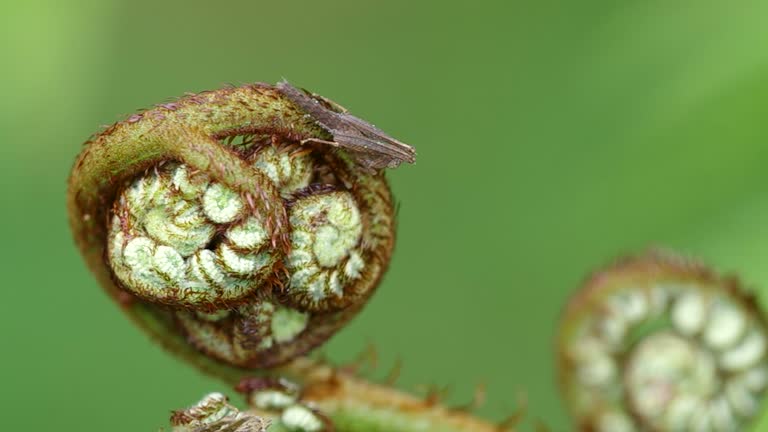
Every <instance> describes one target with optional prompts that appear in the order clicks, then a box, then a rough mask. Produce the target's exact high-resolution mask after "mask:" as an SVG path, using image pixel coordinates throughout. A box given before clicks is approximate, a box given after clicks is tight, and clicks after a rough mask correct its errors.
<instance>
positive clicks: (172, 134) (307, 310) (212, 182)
mask: <svg viewBox="0 0 768 432" xmlns="http://www.w3.org/2000/svg"><path fill="white" fill-rule="evenodd" d="M413 157H414V153H413V149H412V148H411V147H409V146H407V145H405V144H402V143H400V142H399V141H397V140H395V139H393V138H391V137H389V136H388V135H386V134H384V133H383V132H382V131H380V130H378V129H376V128H375V127H373V126H371V125H369V124H368V123H366V122H364V121H363V120H360V119H359V118H357V117H354V116H352V115H351V114H349V113H348V112H347V111H346V110H345V109H344V108H342V107H340V106H339V105H338V104H335V103H334V102H332V101H330V100H328V99H325V98H322V97H320V96H318V95H315V94H312V93H309V92H306V91H302V90H299V89H296V88H294V87H293V86H291V85H290V84H288V83H285V82H283V83H280V84H278V85H277V86H271V85H267V84H254V85H246V86H242V87H232V88H224V89H221V90H216V91H212V92H204V93H200V94H196V95H189V96H186V97H183V98H181V99H179V100H177V101H175V102H171V103H166V104H162V105H158V106H156V107H154V108H152V109H149V110H146V111H143V112H141V113H138V114H135V115H133V116H131V117H129V118H128V119H126V120H124V121H122V122H118V123H116V124H115V125H113V126H111V127H109V128H107V129H106V130H104V131H102V132H101V133H99V134H97V135H95V136H94V137H93V138H92V139H91V140H90V141H89V142H87V143H86V145H85V148H84V149H83V151H82V153H81V154H80V156H79V157H78V159H77V161H76V163H75V167H74V169H73V171H72V175H71V177H70V182H69V193H68V209H69V215H70V224H71V227H72V230H73V232H74V236H75V240H76V243H77V245H78V247H79V248H80V251H81V253H82V254H83V256H84V258H85V260H86V262H87V264H88V266H89V267H90V269H91V270H92V271H93V272H94V274H95V275H96V277H97V279H98V280H99V282H100V283H101V285H102V286H103V287H104V288H105V290H106V291H107V292H108V293H109V294H110V295H111V296H112V297H113V298H114V299H115V300H116V301H118V303H119V304H120V305H121V306H122V308H123V310H124V311H125V312H126V313H127V314H128V315H129V316H130V317H131V318H132V319H133V320H134V321H135V322H136V323H138V324H139V325H140V326H141V327H142V328H143V329H145V330H146V331H148V332H149V333H150V334H152V336H153V337H155V338H156V339H158V340H159V341H160V342H161V343H162V345H163V346H165V347H167V348H169V349H171V350H172V351H174V352H175V353H177V354H178V355H180V356H182V357H184V358H185V359H186V360H188V361H190V362H191V363H193V364H195V365H196V366H198V367H200V368H201V369H203V370H205V371H207V372H209V373H213V374H215V375H217V376H219V377H222V378H224V379H226V380H228V381H229V382H230V383H232V384H236V383H238V382H240V381H241V380H242V379H243V377H245V376H249V375H263V376H275V377H284V378H288V379H291V380H295V381H296V382H298V383H299V384H300V385H301V386H302V388H303V391H302V395H303V396H302V400H301V401H299V402H301V403H300V404H298V405H296V404H295V405H296V408H297V409H300V408H301V407H302V406H305V405H302V404H304V403H305V402H306V403H311V404H313V406H318V407H320V408H321V409H322V411H323V412H324V413H326V414H327V415H328V416H329V417H330V419H332V421H333V423H334V424H335V425H336V428H337V430H340V431H343V430H349V431H355V430H368V429H366V427H368V426H366V425H370V424H372V423H371V422H373V423H375V424H377V425H381V424H382V423H380V422H382V421H384V422H385V423H383V424H387V423H386V422H387V421H394V422H395V423H396V424H397V427H394V426H392V429H390V430H393V431H395V430H402V431H410V430H421V429H420V428H423V427H424V426H425V425H427V426H430V427H432V428H433V429H434V430H447V431H450V430H455V431H461V430H478V431H482V430H489V431H490V430H496V428H495V427H494V426H492V425H489V424H487V423H484V422H482V421H480V420H476V419H473V418H471V417H469V416H467V415H465V414H461V413H454V412H450V411H449V410H444V409H442V408H439V407H434V406H432V405H430V404H426V403H422V402H421V401H418V400H417V399H414V398H411V397H409V396H407V395H403V394H400V393H398V392H395V391H393V390H391V389H387V388H384V387H380V386H376V385H373V384H370V383H367V382H365V381H362V380H359V379H357V378H355V377H353V376H350V375H348V374H345V373H342V372H339V371H336V370H335V369H333V368H330V367H329V366H325V365H322V364H319V363H316V362H313V361H311V360H309V359H305V358H303V357H302V355H303V354H305V353H306V352H308V351H310V350H311V349H312V348H314V347H316V346H318V345H319V344H321V343H322V342H324V341H325V340H326V339H327V338H328V337H330V336H331V335H332V334H333V333H334V332H336V331H337V330H338V329H340V328H341V327H342V326H343V325H344V324H345V323H346V322H347V321H349V320H350V319H351V318H352V317H353V316H355V315H356V314H357V313H358V312H359V311H360V310H361V308H362V307H363V305H364V304H365V302H366V301H367V300H368V299H369V298H370V296H371V294H372V293H373V292H374V290H375V288H376V286H377V284H378V282H379V280H380V278H381V276H382V274H383V273H384V271H385V270H386V268H387V264H388V262H389V259H390V256H391V253H392V248H393V243H394V214H393V206H392V198H391V194H390V191H389V188H388V186H387V183H386V180H385V179H384V175H383V173H382V172H381V171H380V170H381V169H382V168H385V167H390V168H391V167H395V166H397V165H398V164H399V163H401V162H413ZM321 389H322V391H321ZM406 408H407V409H406ZM387 419H390V420H387ZM273 427H280V424H279V422H277V423H275V424H274V425H273Z"/></svg>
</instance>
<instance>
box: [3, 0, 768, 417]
mask: <svg viewBox="0 0 768 432" xmlns="http://www.w3.org/2000/svg"><path fill="white" fill-rule="evenodd" d="M766 20H768V3H766V2H763V1H746V0H745V1H742V2H738V3H734V2H725V1H721V2H701V1H679V2H668V1H662V0H652V1H647V0H646V1H624V2H611V1H586V0H585V1H561V0H545V1H533V0H530V1H517V2H510V1H491V0H476V1H472V2H466V3H463V2H434V1H433V2H428V1H422V2H414V1H402V0H390V1H388V2H358V1H337V2H299V1H282V2H277V1H270V2H260V1H247V2H246V1H231V2H226V1H223V2H218V3H214V2H199V3H197V2H189V1H184V2H182V1H169V2H157V1H150V0H132V1H110V2H107V1H104V2H87V1H77V0H75V1H68V2H60V1H52V0H50V1H46V0H37V1H34V0H33V1H24V2H22V1H8V2H3V4H2V6H0V35H2V37H0V56H1V57H0V58H2V67H1V68H0V90H1V91H0V149H2V157H1V158H0V160H2V162H3V167H2V168H3V169H2V170H1V171H0V185H2V189H3V190H2V199H1V200H0V203H1V204H0V205H1V206H2V210H3V211H2V212H1V213H0V214H1V216H0V218H2V223H0V230H2V231H1V232H0V234H1V235H2V238H3V241H4V243H3V245H4V246H3V247H2V248H1V249H0V262H1V263H2V267H0V269H1V270H2V273H3V277H4V283H3V284H2V285H3V289H2V296H3V297H2V301H1V303H0V304H2V306H1V307H2V309H3V313H2V315H1V316H2V318H0V319H2V322H0V324H2V326H1V328H2V345H0V346H1V347H2V348H1V349H2V356H1V357H0V365H2V367H0V384H1V385H2V391H0V406H2V407H3V409H2V411H3V418H2V423H1V424H2V426H0V427H1V428H2V429H3V430H56V431H107V430H108V431H110V432H120V431H126V432H128V431H131V432H133V431H154V430H157V429H158V427H160V426H164V425H166V421H167V417H168V410H170V409H172V408H176V407H181V406H184V405H187V404H189V403H191V402H193V401H195V400H197V399H198V398H199V397H200V396H202V395H203V394H204V393H205V392H207V391H212V390H228V389H226V388H223V385H222V384H220V383H219V382H217V381H215V380H213V379H210V378H207V377H204V376H202V375H200V374H198V373H197V371H195V370H193V369H191V368H190V367H188V366H186V365H184V364H181V363H180V362H178V361H177V360H176V359H175V358H173V357H172V356H170V355H168V354H167V353H165V352H164V351H163V350H162V349H160V348H159V347H157V346H155V345H153V344H152V343H151V342H150V341H149V340H148V339H147V337H145V335H144V334H142V333H140V332H139V331H138V330H137V329H135V328H133V327H132V326H131V325H130V324H129V323H128V321H127V320H126V319H125V318H124V317H123V316H122V315H121V314H120V313H119V311H118V309H117V307H116V306H115V305H114V304H112V303H111V301H110V300H109V299H108V298H107V297H106V296H105V295H104V294H103V293H102V292H101V291H100V289H99V287H98V286H97V284H96V283H95V281H94V280H93V279H92V277H91V276H90V275H89V273H88V272H87V271H86V269H85V266H84V264H83V263H82V261H81V259H80V257H79V256H78V254H77V252H76V250H75V248H74V246H73V244H72V241H71V236H70V233H69V229H68V225H67V221H66V214H65V208H64V195H65V189H66V178H67V175H68V173H69V169H70V166H71V164H72V162H73V160H74V158H75V155H76V154H77V153H78V151H79V149H80V146H81V143H82V142H83V141H85V139H86V138H87V137H88V136H89V135H90V134H91V133H93V132H95V131H98V130H99V128H100V126H101V125H105V124H109V123H112V122H114V121H116V120H119V119H121V118H122V117H124V116H126V115H128V114H130V113H131V112H132V111H133V110H135V109H137V108H141V107H146V106H149V105H151V104H153V103H158V102H162V101H165V100H168V99H169V98H172V97H174V96H179V95H181V94H183V93H184V92H186V91H200V90H204V89H211V88H217V87H220V86H222V85H224V84H226V83H234V84H239V83H246V82H251V81H266V82H275V81H277V80H279V79H281V78H283V77H285V78H287V79H289V80H291V81H292V82H293V83H294V84H297V85H300V86H304V87H307V88H310V89H313V90H314V91H316V92H318V93H321V94H323V95H325V96H328V97H330V98H332V99H334V100H336V101H338V102H339V103H341V104H343V105H345V106H347V107H348V108H350V109H351V110H352V111H353V112H354V113H356V114H358V115H360V116H361V117H363V118H366V119H370V120H372V121H373V122H375V123H376V124H377V126H380V127H381V128H383V129H385V130H387V131H388V132H390V133H391V134H392V135H394V136H396V137H398V138H400V139H402V140H403V141H406V142H408V143H411V144H413V145H414V146H415V147H416V148H417V149H418V152H419V157H418V163H417V164H416V165H415V166H406V167H402V168H400V169H398V170H396V171H394V172H391V173H390V175H389V178H390V179H391V182H392V186H393V189H394V192H395V194H396V196H397V197H398V200H399V202H400V203H401V209H400V219H399V228H400V231H399V241H398V245H397V249H396V252H395V257H394V262H393V263H392V266H391V269H390V271H389V274H388V276H387V277H386V279H385V281H384V283H383V285H382V286H381V287H380V290H379V292H378V293H377V295H376V296H375V297H374V299H373V301H372V302H371V303H370V304H369V306H368V307H367V309H366V310H365V311H364V312H363V313H362V314H361V315H360V316H359V317H358V318H357V319H356V320H355V321H354V322H353V323H352V325H350V326H349V327H348V328H347V329H345V330H344V331H342V332H341V333H340V334H338V335H337V336H336V337H335V338H334V339H333V340H332V342H331V343H330V344H329V345H328V346H327V348H326V349H325V351H326V352H327V353H328V355H329V356H330V357H331V358H333V359H335V360H338V361H345V360H350V359H352V358H353V357H354V356H355V355H356V354H357V353H359V352H360V351H362V350H363V349H364V348H365V346H366V345H367V344H369V343H373V344H374V345H375V346H376V348H377V349H378V352H379V357H380V364H382V365H383V366H382V368H383V369H384V370H382V371H379V372H377V373H374V375H375V376H383V375H385V374H386V371H385V370H386V369H387V368H388V366H389V365H391V364H393V363H394V362H395V359H397V358H401V359H402V360H403V362H404V367H403V370H402V378H401V380H400V381H399V385H400V386H401V387H403V388H407V389H413V388H416V387H418V386H419V385H420V384H426V385H430V384H435V385H448V386H450V388H451V389H452V392H451V396H450V397H449V400H450V401H452V402H457V403H459V402H463V401H466V400H468V399H469V398H470V396H471V393H472V389H473V388H474V386H475V385H476V384H478V383H482V382H484V383H487V385H488V386H487V387H488V401H487V403H486V404H485V406H484V407H483V408H481V409H480V413H481V414H482V415H484V416H487V417H489V418H497V419H500V418H502V417H504V416H505V415H508V414H510V413H512V412H513V411H514V410H515V409H516V407H517V406H518V405H519V404H520V400H521V399H527V401H528V406H529V409H528V413H527V415H526V418H527V419H528V421H527V422H526V423H525V425H524V427H523V429H528V427H529V426H530V425H531V424H532V423H533V422H532V421H531V420H532V419H542V420H544V421H545V422H546V423H547V424H549V425H550V426H551V427H552V429H553V430H554V431H563V430H569V427H568V426H567V425H568V423H567V418H566V416H565V413H564V410H563V408H562V405H561V403H560V400H559V398H558V394H557V389H556V386H555V383H554V374H553V350H552V348H553V336H554V333H555V329H556V325H557V317H558V313H559V311H560V309H561V307H562V305H563V303H564V301H565V300H566V298H567V297H568V295H569V294H570V293H571V292H572V290H573V289H574V287H575V286H577V285H578V283H579V282H580V280H581V279H582V278H583V276H584V275H585V274H586V273H587V272H588V271H589V270H590V269H592V268H594V267H595V266H599V265H601V264H603V263H605V262H606V261H609V260H611V259H612V258H613V257H614V256H616V255H618V254H623V253H627V252H633V251H639V250H642V249H644V248H646V247H648V246H650V245H664V246H669V247H673V248H675V249H678V250H681V251H683V252H685V253H689V254H693V255H696V256H700V257H702V258H704V259H705V260H706V261H708V262H710V263H712V264H715V265H716V266H717V267H718V268H719V269H722V270H724V271H734V272H738V273H739V274H741V275H742V276H743V277H744V279H745V280H746V281H747V282H748V283H749V284H750V285H752V286H756V287H758V289H763V290H768V268H766V265H765V263H766V262H768V261H767V260H768V230H767V229H766V220H768V189H767V188H766V181H768V170H766V166H768V145H766V142H768V125H766V117H767V116H768V50H766V46H768V26H766V25H765V22H766ZM764 292H766V293H768V291H764ZM24 425H27V426H28V428H24V427H23V426H24Z"/></svg>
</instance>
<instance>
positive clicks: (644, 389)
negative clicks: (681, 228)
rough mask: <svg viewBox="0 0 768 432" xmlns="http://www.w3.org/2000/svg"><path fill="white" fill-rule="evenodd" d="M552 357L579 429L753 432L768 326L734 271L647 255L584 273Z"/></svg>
mask: <svg viewBox="0 0 768 432" xmlns="http://www.w3.org/2000/svg"><path fill="white" fill-rule="evenodd" d="M557 361H558V366H559V372H560V384H561V388H562V392H563V396H564V398H565V401H566V403H567V405H568V407H569V409H570V412H571V415H572V417H573V418H574V420H575V421H576V424H577V427H578V428H579V430H585V431H597V432H641V431H660V432H678V431H679V432H683V431H714V432H737V431H746V430H753V429H751V427H752V426H754V423H755V420H756V418H757V417H758V415H759V414H760V413H761V412H762V411H763V408H764V404H765V396H766V391H767V390H768V325H767V324H766V318H765V315H764V313H763V312H762V311H761V310H760V308H759V307H758V305H757V302H756V301H755V299H754V298H753V297H752V296H751V295H750V294H749V293H748V292H747V291H746V290H745V289H744V288H743V287H742V285H741V283H740V282H739V281H738V280H737V279H736V278H735V277H724V276H719V275H717V274H716V273H715V272H713V271H712V270H710V269H709V268H707V267H705V266H704V265H702V264H701V263H699V262H696V261H694V260H691V259H687V258H682V257H679V256H675V255H671V254H669V253H662V252H652V253H649V254H646V255H641V256H636V257H630V258H625V259H623V260H620V261H618V262H616V263H615V264H613V265H611V266H609V267H607V268H605V269H602V270H599V271H597V272H595V273H594V274H593V275H592V276H591V277H589V278H588V279H587V281H586V282H585V283H584V286H583V287H582V288H581V289H580V290H579V291H578V292H577V293H576V294H575V295H574V296H573V298H572V299H571V300H570V302H569V303H568V305H567V307H566V309H565V312H564V315H563V318H562V322H561V329H560V335H559V339H558V353H557Z"/></svg>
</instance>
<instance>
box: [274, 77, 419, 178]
mask: <svg viewBox="0 0 768 432" xmlns="http://www.w3.org/2000/svg"><path fill="white" fill-rule="evenodd" d="M276 88H277V89H278V91H280V93H282V94H283V96H285V97H286V98H287V99H288V100H290V101H291V102H293V103H294V104H296V105H298V106H299V107H300V108H301V109H302V110H303V111H305V112H306V113H307V115H308V116H309V117H310V118H312V120H314V121H315V122H317V123H318V124H319V125H320V126H321V127H322V128H323V129H325V130H326V131H328V133H330V134H331V135H332V136H333V139H334V141H328V142H324V143H326V144H329V145H335V146H339V147H343V148H345V149H346V150H347V151H349V152H351V153H353V155H354V156H355V160H357V161H358V162H360V163H361V164H362V165H363V166H366V167H368V168H372V169H383V168H396V167H397V166H399V165H400V164H401V163H403V162H408V163H413V162H415V160H416V151H415V150H414V148H413V147H411V146H409V145H408V144H405V143H403V142H400V141H398V140H396V139H394V138H392V137H391V136H389V135H387V134H386V133H385V132H384V131H382V130H381V129H378V128H377V127H375V126H374V125H372V124H370V123H368V122H367V121H365V120H363V119H361V118H359V117H355V116H353V115H352V114H350V113H349V112H348V111H347V110H346V108H344V107H342V106H341V105H339V104H337V103H336V102H334V101H332V100H330V99H327V98H324V97H322V96H320V95H317V94H314V93H311V92H308V91H306V90H302V89H298V88H296V87H294V86H292V85H291V84H289V83H288V82H287V81H280V82H279V83H277V86H276ZM310 141H314V142H323V141H319V140H310Z"/></svg>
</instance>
